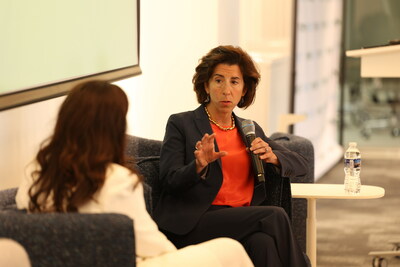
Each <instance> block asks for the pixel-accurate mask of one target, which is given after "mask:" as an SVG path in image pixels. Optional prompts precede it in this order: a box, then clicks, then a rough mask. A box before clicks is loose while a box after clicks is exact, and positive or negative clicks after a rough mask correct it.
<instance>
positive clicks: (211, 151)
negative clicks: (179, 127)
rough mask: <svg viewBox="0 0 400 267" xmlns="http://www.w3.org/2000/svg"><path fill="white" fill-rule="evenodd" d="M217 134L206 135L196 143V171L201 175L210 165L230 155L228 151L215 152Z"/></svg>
mask: <svg viewBox="0 0 400 267" xmlns="http://www.w3.org/2000/svg"><path fill="white" fill-rule="evenodd" d="M214 140H215V133H213V134H211V135H209V134H205V135H204V136H203V138H201V140H200V141H197V142H196V145H195V149H196V150H195V151H194V156H195V158H196V171H197V173H200V172H201V171H202V170H203V169H204V168H205V167H206V166H207V165H208V164H209V163H211V162H213V161H215V160H217V159H219V158H220V157H223V156H225V155H226V154H228V153H227V152H226V151H219V152H216V151H215V145H214Z"/></svg>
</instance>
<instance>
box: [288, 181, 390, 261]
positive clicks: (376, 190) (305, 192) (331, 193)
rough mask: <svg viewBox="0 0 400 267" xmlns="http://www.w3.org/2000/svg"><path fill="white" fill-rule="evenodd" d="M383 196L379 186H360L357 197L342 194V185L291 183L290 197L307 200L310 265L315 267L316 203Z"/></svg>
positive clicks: (382, 190)
mask: <svg viewBox="0 0 400 267" xmlns="http://www.w3.org/2000/svg"><path fill="white" fill-rule="evenodd" d="M384 195H385V189H383V188H382V187H379V186H371V185H362V186H361V192H360V194H358V195H349V194H346V193H345V192H344V185H343V184H308V183H292V197H293V198H306V199H307V241H306V242H307V255H308V257H309V258H310V261H311V265H312V266H313V267H316V266H317V225H316V201H317V199H319V198H325V199H373V198H380V197H383V196H384Z"/></svg>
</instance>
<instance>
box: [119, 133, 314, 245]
mask: <svg viewBox="0 0 400 267" xmlns="http://www.w3.org/2000/svg"><path fill="white" fill-rule="evenodd" d="M271 139H272V140H274V141H275V142H277V143H279V144H281V145H283V146H285V147H287V148H288V149H290V150H293V151H296V152H298V153H300V154H302V155H303V156H304V157H305V158H307V159H308V161H309V163H310V171H309V173H308V175H306V176H305V177H303V178H302V179H299V180H296V181H295V182H296V183H313V182H314V148H313V145H312V143H311V142H310V141H309V140H308V139H306V138H304V137H300V136H296V135H292V134H286V133H274V134H273V135H272V136H271ZM161 145H162V142H161V141H158V140H151V139H147V138H141V137H135V136H128V137H127V154H128V155H130V156H132V158H133V159H134V161H132V164H135V165H134V166H136V167H137V168H138V170H139V171H140V172H141V173H142V174H143V176H144V181H145V192H144V194H145V200H146V206H147V210H148V212H149V213H150V214H151V215H152V213H153V209H154V207H155V205H156V203H157V201H158V199H159V196H160V194H161V188H160V186H161V185H160V183H159V155H160V150H161ZM279 180H280V179H279ZM269 182H270V183H271V184H270V185H269V187H270V188H271V190H269V192H268V197H269V198H270V199H271V200H270V202H271V203H270V204H271V205H277V206H282V207H284V208H285V209H286V211H287V212H288V214H289V215H290V216H291V218H292V224H293V231H294V234H295V236H296V238H297V239H298V242H299V244H300V246H301V248H302V249H303V251H304V252H305V251H306V218H307V202H306V200H304V199H293V200H292V198H291V191H290V181H288V180H284V181H278V179H275V180H274V181H269ZM288 209H289V210H288Z"/></svg>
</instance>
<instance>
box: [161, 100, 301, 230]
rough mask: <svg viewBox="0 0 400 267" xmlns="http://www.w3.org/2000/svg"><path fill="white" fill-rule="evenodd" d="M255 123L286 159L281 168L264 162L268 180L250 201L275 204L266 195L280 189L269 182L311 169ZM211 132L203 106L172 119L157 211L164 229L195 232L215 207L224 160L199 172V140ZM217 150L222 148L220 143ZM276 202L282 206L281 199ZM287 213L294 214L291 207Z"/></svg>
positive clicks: (258, 131) (163, 152)
mask: <svg viewBox="0 0 400 267" xmlns="http://www.w3.org/2000/svg"><path fill="white" fill-rule="evenodd" d="M234 118H235V124H236V125H237V126H240V125H241V122H242V121H243V119H242V118H239V117H237V116H236V115H234ZM255 126H256V131H255V132H256V136H257V137H261V138H262V139H263V140H264V141H266V142H267V143H268V144H269V145H270V147H271V148H272V150H273V152H274V153H275V155H276V156H277V157H278V159H279V162H280V163H281V166H280V168H276V167H274V166H273V165H272V164H266V163H264V170H265V172H266V173H265V177H266V182H265V183H264V182H258V180H257V179H255V183H254V186H255V189H254V194H253V199H252V203H251V204H252V205H266V204H267V205H268V204H271V202H268V201H266V198H268V196H269V195H271V194H269V193H268V190H276V189H274V188H269V187H270V186H269V185H268V183H269V182H270V181H272V180H273V177H275V178H274V179H275V180H276V179H278V180H279V181H277V183H281V182H280V181H281V180H282V179H284V177H287V178H295V177H301V176H304V175H306V174H307V171H308V167H307V165H308V163H307V160H306V159H305V158H304V157H303V156H301V155H299V154H298V153H296V152H292V151H290V150H288V149H286V148H284V147H283V146H281V145H279V144H277V143H275V142H274V141H272V140H271V139H269V138H268V137H266V136H265V134H264V132H263V130H262V129H261V127H260V126H259V125H258V124H257V123H255ZM237 128H238V130H239V132H240V134H241V136H242V138H243V142H245V138H244V134H243V131H242V129H241V127H237ZM206 133H208V134H212V133H213V131H212V129H211V125H210V122H209V120H208V116H207V114H206V112H205V109H204V106H203V105H201V106H200V107H198V108H197V109H196V110H194V111H188V112H183V113H178V114H174V115H171V116H170V118H169V119H168V123H167V126H166V133H165V137H164V141H163V145H162V148H161V155H160V179H161V184H162V188H163V189H162V194H161V196H160V199H159V202H158V203H157V205H156V207H155V210H154V213H153V217H154V220H155V221H156V222H157V224H158V226H159V227H160V229H162V230H165V231H168V232H170V233H174V234H179V235H183V234H186V233H188V232H189V231H191V230H192V229H193V228H194V227H195V225H196V223H197V222H198V220H199V218H200V216H201V215H202V214H204V213H205V212H206V211H207V209H208V208H209V207H210V206H211V203H212V202H213V200H214V198H215V197H216V195H217V193H218V191H219V189H220V187H221V185H222V170H221V166H222V165H221V160H220V159H218V160H216V161H214V162H212V163H210V164H209V165H208V171H207V174H206V177H205V179H202V178H201V177H200V176H199V175H198V174H197V173H196V164H195V157H194V150H195V144H196V142H197V141H199V140H201V138H202V137H203V136H204V134H206ZM215 150H216V151H218V144H217V143H216V142H215ZM276 177H278V178H276ZM286 180H287V181H288V183H289V185H288V187H289V191H288V194H289V198H291V195H290V181H289V179H286ZM282 181H283V180H282ZM275 183H276V182H275ZM266 191H267V192H266ZM272 193H273V192H272ZM280 195H282V193H280ZM280 197H282V196H280ZM272 204H273V203H272ZM277 205H280V203H278V204H277ZM288 212H289V213H290V211H288Z"/></svg>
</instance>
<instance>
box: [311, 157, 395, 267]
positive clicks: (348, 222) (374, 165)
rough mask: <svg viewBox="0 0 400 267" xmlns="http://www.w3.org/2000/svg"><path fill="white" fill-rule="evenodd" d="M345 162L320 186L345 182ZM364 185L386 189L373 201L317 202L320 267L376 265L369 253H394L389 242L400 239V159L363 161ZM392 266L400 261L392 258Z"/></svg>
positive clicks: (330, 173) (334, 169) (336, 167)
mask: <svg viewBox="0 0 400 267" xmlns="http://www.w3.org/2000/svg"><path fill="white" fill-rule="evenodd" d="M343 178H344V173H343V164H342V162H340V163H338V164H337V165H336V166H335V167H334V168H333V169H332V170H330V171H329V172H328V173H327V174H326V175H324V176H323V177H321V178H320V179H319V180H318V181H317V183H335V184H340V183H343ZM361 183H362V184H365V185H377V186H381V187H383V188H385V191H386V193H385V196H384V197H383V198H380V199H372V200H327V199H325V200H318V201H317V240H318V241H317V265H318V267H335V266H341V267H350V266H352V267H353V266H372V264H371V262H372V256H368V252H370V251H376V250H391V249H392V246H391V244H389V243H388V240H393V239H397V240H400V160H399V159H390V160H387V159H384V160H382V159H380V160H377V159H363V162H362V170H361ZM388 263H389V266H390V267H392V266H393V267H394V266H400V259H398V258H393V257H389V258H388Z"/></svg>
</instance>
